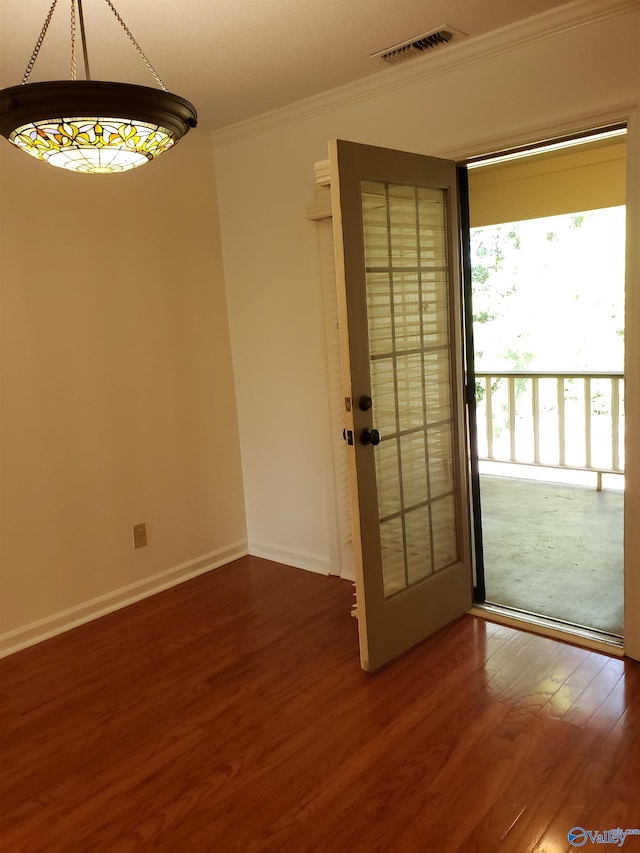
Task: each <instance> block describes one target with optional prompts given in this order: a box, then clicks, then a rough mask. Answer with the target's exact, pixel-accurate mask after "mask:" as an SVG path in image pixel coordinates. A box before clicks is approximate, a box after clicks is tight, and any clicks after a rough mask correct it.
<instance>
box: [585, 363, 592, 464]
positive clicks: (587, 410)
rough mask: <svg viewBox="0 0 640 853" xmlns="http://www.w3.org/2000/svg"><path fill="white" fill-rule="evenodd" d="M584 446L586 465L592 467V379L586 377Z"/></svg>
mask: <svg viewBox="0 0 640 853" xmlns="http://www.w3.org/2000/svg"><path fill="white" fill-rule="evenodd" d="M584 447H585V460H584V461H585V466H586V467H587V468H591V379H589V377H588V376H585V378H584Z"/></svg>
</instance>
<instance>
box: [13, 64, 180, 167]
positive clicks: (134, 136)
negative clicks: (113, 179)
mask: <svg viewBox="0 0 640 853" xmlns="http://www.w3.org/2000/svg"><path fill="white" fill-rule="evenodd" d="M196 122H197V114H196V111H195V108H194V107H193V106H192V104H190V103H189V102H188V101H185V100H184V98H180V97H179V96H178V95H173V94H172V93H170V92H165V91H162V90H161V89H151V88H147V87H146V86H134V85H131V84H129V83H106V82H99V81H87V80H75V81H68V80H66V81H64V80H63V81H52V82H47V83H31V84H29V85H28V86H13V87H11V88H9V89H3V90H2V91H1V92H0V133H2V134H3V136H5V137H6V138H7V139H8V140H9V141H10V142H13V144H14V145H17V146H18V148H20V149H21V150H23V151H25V152H26V153H28V154H31V155H32V156H33V157H37V158H38V159H39V160H43V161H45V162H46V163H49V164H50V165H52V166H60V167H62V168H64V169H69V170H71V171H74V172H80V173H85V174H87V173H94V174H113V173H115V172H124V171H127V170H128V169H134V168H135V167H136V166H141V165H143V164H144V163H148V162H149V161H150V160H153V159H154V158H155V157H157V156H158V155H159V154H162V153H163V152H164V151H167V150H168V149H169V148H171V147H172V146H173V145H174V144H175V143H176V142H178V140H179V139H180V138H181V137H182V136H184V134H185V133H186V132H187V131H188V130H189V128H191V127H195V125H196Z"/></svg>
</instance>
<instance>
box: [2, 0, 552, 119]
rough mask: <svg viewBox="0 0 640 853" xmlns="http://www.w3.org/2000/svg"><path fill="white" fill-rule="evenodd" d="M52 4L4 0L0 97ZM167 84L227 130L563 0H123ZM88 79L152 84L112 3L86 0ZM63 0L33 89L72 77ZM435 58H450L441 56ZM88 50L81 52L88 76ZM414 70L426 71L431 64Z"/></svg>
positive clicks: (124, 12) (18, 75)
mask: <svg viewBox="0 0 640 853" xmlns="http://www.w3.org/2000/svg"><path fill="white" fill-rule="evenodd" d="M51 2H52V0H0V88H4V87H6V86H13V85H16V84H18V83H20V82H21V80H22V75H23V74H24V70H25V68H26V66H27V62H28V60H29V57H30V56H31V52H32V50H33V48H34V46H35V43H36V40H37V37H38V34H39V33H40V30H41V28H42V24H43V23H44V20H45V17H46V15H47V12H48V10H49V8H50V6H51ZM114 3H115V6H116V8H117V9H118V11H119V13H120V14H121V16H122V17H123V19H124V20H125V22H126V24H127V25H128V27H129V29H130V30H131V31H132V33H133V35H134V36H135V37H136V39H137V40H138V42H139V43H140V45H141V47H142V48H143V49H144V51H145V52H146V54H147V55H148V57H149V59H150V60H151V62H152V63H153V64H154V66H155V67H156V69H157V71H158V73H159V74H160V76H161V77H162V78H163V80H164V82H165V83H166V85H167V87H168V88H169V89H170V90H171V91H172V92H175V93H176V94H178V95H182V96H183V97H185V98H187V99H188V100H190V101H192V102H193V103H194V104H195V105H196V107H197V109H198V112H199V116H200V127H204V128H205V129H207V130H213V129H218V128H220V127H224V126H226V125H228V124H232V123H234V122H237V121H240V120H242V119H246V118H250V117H252V116H256V115H259V114H261V113H264V112H267V111H268V110H272V109H275V108H277V107H281V106H284V105H285V104H288V103H291V102H293V101H296V100H299V99H301V98H305V97H308V96H310V95H314V94H317V93H319V92H323V91H325V90H327V89H331V88H334V87H335V86H340V85H342V84H345V83H350V82H352V81H354V80H358V79H360V78H362V77H366V76H368V75H370V74H374V73H376V72H379V71H383V72H384V71H386V73H390V72H391V66H389V65H387V64H385V63H384V62H383V61H382V60H380V59H379V58H378V59H372V58H370V54H371V53H374V52H376V51H379V50H382V49H383V48H386V47H390V46H392V45H394V44H398V43H399V42H403V41H406V40H408V39H410V38H412V37H414V36H418V35H422V34H423V33H425V32H428V31H431V30H434V29H436V28H439V27H440V26H441V25H443V24H447V25H449V26H451V27H455V28H456V29H457V30H461V31H463V32H464V33H466V34H467V35H468V36H469V37H473V36H479V35H481V34H483V33H487V32H489V31H491V30H495V29H498V28H500V27H503V26H507V25H509V24H512V23H514V22H516V21H518V20H521V19H524V18H527V17H531V16H532V15H536V14H539V13H541V12H545V11H547V10H549V9H551V8H554V7H556V6H561V5H563V3H564V0H481V2H479V0H114ZM83 7H84V17H85V23H86V29H87V40H88V44H89V58H90V65H91V74H92V77H93V79H96V80H118V81H121V82H129V83H138V84H141V85H148V86H154V85H156V84H155V81H154V80H153V78H152V76H151V75H150V74H149V72H148V70H147V68H146V66H145V65H144V63H143V62H142V60H141V58H140V56H139V55H138V54H137V52H136V51H135V49H134V47H133V45H132V44H131V42H130V41H129V40H128V38H127V36H126V34H125V33H124V31H123V30H122V29H120V27H119V25H118V23H117V21H116V19H115V17H114V16H113V13H112V12H111V11H110V9H109V7H108V6H107V4H106V2H105V0H83ZM69 10H70V0H58V5H57V7H56V10H55V13H54V15H53V18H52V21H51V26H50V29H49V33H48V34H47V37H46V39H45V41H44V44H43V46H42V49H41V52H40V56H39V58H38V61H37V63H36V65H35V69H34V71H33V74H32V77H31V81H32V82H35V81H38V80H46V79H68V78H69V76H70V73H69V68H70V35H69V32H70V27H69V20H70V11H69ZM436 50H438V51H442V50H447V48H446V47H439V48H437V49H436ZM80 57H81V51H80V50H79V55H78V68H79V76H82V73H81V68H82V65H81V59H80ZM412 61H416V62H428V61H429V56H428V55H424V56H421V57H419V58H418V59H416V60H412Z"/></svg>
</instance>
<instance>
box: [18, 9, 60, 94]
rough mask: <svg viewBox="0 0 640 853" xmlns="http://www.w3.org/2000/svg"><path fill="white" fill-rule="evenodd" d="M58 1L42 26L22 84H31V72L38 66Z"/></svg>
mask: <svg viewBox="0 0 640 853" xmlns="http://www.w3.org/2000/svg"><path fill="white" fill-rule="evenodd" d="M57 3H58V0H53V3H52V4H51V8H50V9H49V14H48V15H47V17H46V18H45V22H44V24H43V26H42V30H41V31H40V35H39V36H38V41H37V42H36V46H35V47H34V49H33V53H32V54H31V59H30V60H29V64H28V65H27V68H26V70H25V72H24V77H23V78H22V84H23V85H24V84H25V83H28V82H29V77H31V72H32V71H33V66H34V65H35V64H36V59H37V58H38V54H39V53H40V48H41V47H42V42H43V41H44V37H45V36H46V34H47V30H48V29H49V24H50V23H51V17H52V15H53V12H54V9H55V8H56V5H57Z"/></svg>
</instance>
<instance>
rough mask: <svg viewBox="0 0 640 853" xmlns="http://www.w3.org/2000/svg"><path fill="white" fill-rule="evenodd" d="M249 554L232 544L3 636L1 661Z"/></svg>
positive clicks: (238, 544) (242, 546)
mask: <svg viewBox="0 0 640 853" xmlns="http://www.w3.org/2000/svg"><path fill="white" fill-rule="evenodd" d="M248 553H249V552H248V550H247V543H246V541H242V542H233V543H232V544H231V545H227V546H226V547H225V548H219V549H218V550H217V551H212V552H211V553H210V554H204V555H203V556H202V557H198V558H197V559H195V560H189V561H188V562H186V563H181V564H180V565H179V566H174V567H173V568H172V569H166V570H165V571H164V572H159V573H158V574H157V575H153V576H152V577H149V578H144V580H141V581H137V582H136V583H132V584H129V585H128V586H124V587H121V588H120V589H116V590H114V591H113V592H108V593H106V595H101V596H99V597H98V598H93V599H91V600H90V601H85V602H83V603H82V604H78V605H76V606H75V607H70V608H69V609H68V610H63V611H61V612H59V613H54V614H53V615H52V616H47V617H46V618H45V619H40V620H38V621H37V622H31V623H30V624H29V625H24V626H23V627H21V628H16V629H15V630H13V631H9V632H7V633H5V634H0V658H2V657H6V656H7V655H11V654H13V653H14V652H18V651H20V650H21V649H25V648H27V647H28V646H34V645H35V644H36V643H41V642H42V641H43V640H48V639H49V638H50V637H55V636H56V635H57V634H62V633H64V632H65V631H69V630H70V629H71V628H76V627H77V626H78V625H83V624H84V623H85V622H91V621H92V620H93V619H98V618H99V617H100V616H105V615H106V614H107V613H112V612H113V611H114V610H120V608H122V607H126V606H127V605H129V604H133V603H134V602H136V601H140V600H141V599H143V598H149V597H150V596H152V595H155V594H156V593H157V592H162V590H164V589H169V588H170V587H172V586H177V585H178V584H181V583H184V581H188V580H190V579H191V578H195V577H197V576H198V575H203V574H206V572H210V571H212V570H213V569H218V568H220V566H224V565H226V564H227V563H231V562H232V561H233V560H238V559H240V557H246V555H247V554H248Z"/></svg>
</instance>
